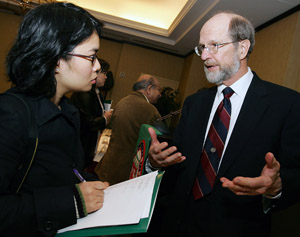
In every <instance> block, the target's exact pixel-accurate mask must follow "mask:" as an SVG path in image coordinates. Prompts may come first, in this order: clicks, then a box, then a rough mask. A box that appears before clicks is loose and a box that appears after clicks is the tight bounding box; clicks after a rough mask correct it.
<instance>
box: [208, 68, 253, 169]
mask: <svg viewBox="0 0 300 237" xmlns="http://www.w3.org/2000/svg"><path fill="white" fill-rule="evenodd" d="M252 78H253V73H252V71H251V69H250V68H248V72H247V73H246V74H245V75H244V76H242V77H241V78H240V79H239V80H237V81H236V82H235V83H233V84H232V85H231V86H230V88H231V89H232V90H233V91H234V94H233V95H232V96H231V97H230V102H231V116H230V123H229V130H228V133H227V137H226V141H225V144H224V150H223V153H222V157H221V160H220V163H219V168H220V165H221V162H222V159H223V155H224V152H225V150H226V147H227V144H228V141H229V139H230V136H231V133H232V130H233V128H234V125H235V122H236V120H237V118H238V116H239V113H240V110H241V107H242V104H243V101H244V99H245V96H246V93H247V91H248V88H249V86H250V84H251V81H252ZM224 88H226V86H225V85H223V84H222V85H219V86H218V91H217V94H216V97H215V100H214V103H213V107H212V110H211V113H210V116H209V120H208V124H207V128H206V133H205V139H206V136H207V134H208V131H209V128H210V125H211V123H212V120H213V117H214V115H215V113H216V110H217V108H218V106H219V104H220V103H221V101H222V100H223V99H224V95H223V93H222V91H223V89H224ZM203 145H204V144H203Z"/></svg>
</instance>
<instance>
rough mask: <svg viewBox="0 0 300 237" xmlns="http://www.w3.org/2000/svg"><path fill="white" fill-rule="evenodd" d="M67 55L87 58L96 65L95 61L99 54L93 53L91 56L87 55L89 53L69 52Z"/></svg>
mask: <svg viewBox="0 0 300 237" xmlns="http://www.w3.org/2000/svg"><path fill="white" fill-rule="evenodd" d="M67 55H69V56H74V57H79V58H83V59H86V60H88V61H90V62H92V64H93V65H94V63H95V61H96V59H97V55H96V54H93V55H91V56H87V55H82V54H72V53H68V54H67Z"/></svg>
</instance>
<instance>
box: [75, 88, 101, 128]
mask: <svg viewBox="0 0 300 237" xmlns="http://www.w3.org/2000/svg"><path fill="white" fill-rule="evenodd" d="M95 99H96V98H95V97H94V96H93V95H92V94H91V93H90V92H77V93H74V94H73V95H72V97H71V102H72V103H73V104H74V105H75V106H76V107H77V109H78V110H79V112H80V119H81V120H82V124H85V126H87V128H88V129H89V130H90V131H98V130H104V129H105V126H106V119H105V118H104V117H103V116H101V115H100V114H101V113H102V110H100V111H99V113H97V114H99V116H96V115H95V108H94V107H96V105H95ZM97 103H98V102H97ZM97 107H98V106H97ZM99 109H100V108H99Z"/></svg>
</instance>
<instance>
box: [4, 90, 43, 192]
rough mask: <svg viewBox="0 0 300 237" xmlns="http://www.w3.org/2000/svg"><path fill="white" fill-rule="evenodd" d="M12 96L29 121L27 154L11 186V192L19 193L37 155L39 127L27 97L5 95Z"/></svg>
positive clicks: (8, 92)
mask: <svg viewBox="0 0 300 237" xmlns="http://www.w3.org/2000/svg"><path fill="white" fill-rule="evenodd" d="M5 94H6V95H11V96H13V97H14V98H16V100H15V101H18V102H17V103H16V104H15V106H16V107H17V108H18V109H21V111H23V112H24V114H27V117H28V119H27V121H28V141H27V145H26V147H27V149H26V153H25V155H24V160H23V162H22V164H21V165H20V167H19V171H18V173H17V174H16V176H15V178H14V180H13V182H12V184H11V191H12V192H15V193H18V192H19V190H20V188H21V187H22V185H23V183H24V180H25V179H26V177H27V174H28V172H29V170H30V167H31V165H32V163H33V160H34V157H35V153H36V150H37V146H38V126H37V123H36V121H35V118H34V115H33V112H32V108H31V106H30V104H29V102H27V101H26V99H25V97H23V96H22V95H21V94H18V93H13V92H10V91H7V92H5V93H4V95H5Z"/></svg>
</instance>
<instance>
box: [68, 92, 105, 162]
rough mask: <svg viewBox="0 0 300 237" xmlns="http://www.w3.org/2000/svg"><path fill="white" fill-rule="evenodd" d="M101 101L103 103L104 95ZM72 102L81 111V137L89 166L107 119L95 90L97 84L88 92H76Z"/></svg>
mask: <svg viewBox="0 0 300 237" xmlns="http://www.w3.org/2000/svg"><path fill="white" fill-rule="evenodd" d="M100 98H101V101H102V103H103V99H102V97H100ZM71 102H72V103H73V104H74V105H75V106H76V107H77V108H78V110H79V113H80V138H81V143H82V146H83V150H84V153H85V159H86V164H85V166H88V165H89V164H90V162H91V161H92V159H93V156H94V152H95V147H96V143H97V139H98V131H99V130H104V129H105V125H106V120H105V118H104V117H103V116H102V112H103V111H102V107H101V105H100V103H99V100H98V98H97V95H96V92H95V86H93V87H92V89H91V90H90V91H88V92H75V93H73V94H72V96H71Z"/></svg>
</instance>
